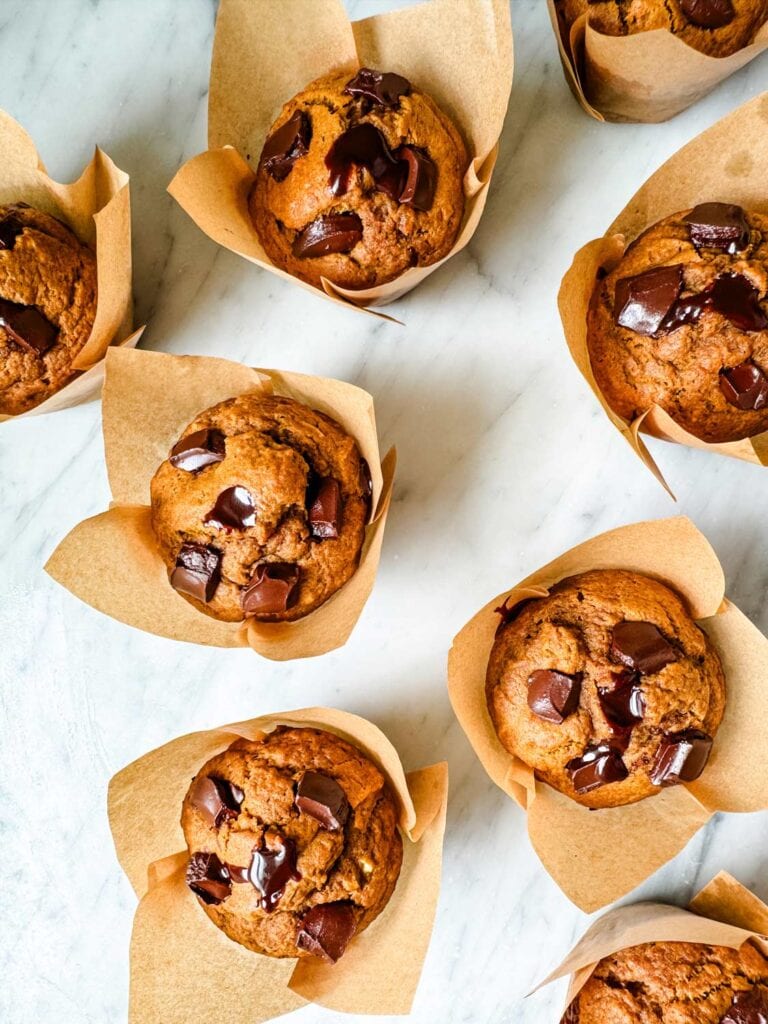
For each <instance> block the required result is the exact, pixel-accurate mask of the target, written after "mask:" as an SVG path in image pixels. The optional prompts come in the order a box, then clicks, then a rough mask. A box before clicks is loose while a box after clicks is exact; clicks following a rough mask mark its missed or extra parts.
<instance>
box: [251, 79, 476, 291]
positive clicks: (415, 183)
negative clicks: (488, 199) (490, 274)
mask: <svg viewBox="0 0 768 1024" xmlns="http://www.w3.org/2000/svg"><path fill="white" fill-rule="evenodd" d="M467 164H468V157H467V151H466V149H465V147H464V142H463V141H462V138H461V136H460V134H459V132H458V130H457V129H456V127H455V125H454V124H453V123H452V121H451V120H450V118H449V117H448V116H447V115H446V114H444V113H443V111H442V110H440V108H439V107H438V106H437V104H436V103H435V102H434V101H433V100H432V99H430V97H429V96H427V95H426V94H425V93H423V92H420V91H419V90H418V89H417V88H415V87H414V86H412V85H411V83H410V82H409V81H408V79H406V78H403V77H402V76H401V75H398V74H394V73H393V72H380V71H373V70H371V69H370V68H361V69H360V70H359V71H357V72H356V73H355V74H354V75H350V72H349V71H345V72H341V73H338V72H336V73H334V74H332V75H327V76H325V77H324V78H319V79H317V80H316V81H315V82H312V83H311V84H310V85H308V86H307V88H306V89H304V91H303V92H300V93H299V94H298V96H295V97H294V98H293V99H292V100H290V102H288V103H286V105H285V106H284V107H283V109H282V111H281V113H280V116H279V117H278V118H277V120H276V121H275V123H274V124H273V126H272V128H271V130H270V133H269V136H268V138H267V141H266V142H265V144H264V149H263V150H262V153H261V158H260V160H259V166H258V169H257V172H256V181H255V183H254V186H253V189H252V191H251V195H250V202H249V205H250V212H251V217H252V219H253V223H254V226H255V228H256V231H257V233H258V235H259V238H260V240H261V244H262V245H263V246H264V250H265V252H266V254H267V256H269V258H270V260H271V261H272V262H273V263H274V264H275V266H277V267H279V268H280V269H281V270H285V271H286V272H287V273H289V274H292V275H294V276H295V277H299V278H301V279H302V280H303V281H308V282H309V283H310V284H313V285H316V286H320V284H321V278H323V277H325V278H328V280H330V281H332V282H333V283H334V284H337V285H340V286H343V287H345V288H370V287H372V286H374V285H380V284H384V283H385V282H387V281H391V280H393V279H394V278H396V277H399V275H400V274H402V273H403V272H404V271H406V270H408V269H409V267H417V266H420V267H425V266H429V265H430V264H432V263H437V262H438V260H441V259H442V258H443V257H444V256H446V255H447V254H448V253H449V252H450V250H451V248H452V246H453V243H454V241H455V240H456V236H457V235H458V232H459V227H460V225H461V220H462V215H463V213H464V186H463V180H464V173H465V171H466V169H467Z"/></svg>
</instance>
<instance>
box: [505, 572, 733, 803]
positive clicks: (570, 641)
mask: <svg viewBox="0 0 768 1024" xmlns="http://www.w3.org/2000/svg"><path fill="white" fill-rule="evenodd" d="M499 611H500V613H501V614H502V622H501V625H500V626H499V629H498V632H497V634H496V640H495V643H494V645H493V649H492V651H491V656H490V659H489V662H488V671H487V675H486V697H487V701H488V711H489V713H490V716H491V720H492V722H493V726H494V728H495V730H496V733H497V735H498V737H499V739H500V740H501V742H502V744H503V745H504V747H505V748H506V749H507V750H508V751H509V752H510V753H511V754H514V755H515V756H516V757H519V758H520V759H521V760H522V761H524V762H525V763H526V764H527V765H529V766H530V767H531V768H533V769H534V771H535V772H536V776H537V778H539V779H541V780H543V781H544V782H547V783H549V785H550V786H553V787H554V788H555V789H558V790H559V791H560V792H561V793H565V794H566V795H567V796H569V797H570V798H571V799H572V800H575V801H577V803H580V804H583V805H584V806H585V807H593V808H597V807H617V806H620V805H623V804H631V803H634V802H635V801H637V800H642V799H643V798H644V797H647V796H652V795H654V794H655V793H658V792H659V790H660V789H661V788H662V787H664V786H671V785H675V784H677V783H680V782H693V781H694V780H695V779H697V778H698V777H699V775H700V774H701V772H702V771H703V770H704V767H705V765H706V763H707V760H708V758H709V754H710V751H711V748H712V741H713V739H714V736H715V734H716V732H717V729H718V726H719V725H720V722H721V720H722V717H723V712H724V709H725V678H724V675H723V669H722V666H721V664H720V659H719V658H718V656H717V654H716V652H715V650H714V648H713V647H712V645H711V644H710V642H709V640H708V639H707V637H706V635H705V634H704V633H703V632H702V630H701V629H699V627H698V626H697V625H696V623H695V622H694V621H693V619H692V618H691V616H690V615H689V613H688V611H687V609H686V607H685V605H684V604H683V602H682V600H681V599H680V597H679V596H678V595H677V594H676V593H675V592H674V591H673V590H671V589H670V588H669V587H667V586H665V585H664V584H662V583H659V582H657V581H656V580H654V579H651V578H650V577H648V576H642V575H640V574H639V573H634V572H626V571H624V570H620V569H595V570H593V571H591V572H585V573H581V574H580V575H578V576H571V577H568V578H566V579H564V580H561V581H560V582H559V583H558V584H556V585H555V586H554V587H552V589H551V590H550V593H549V595H548V596H547V597H544V598H541V599H534V600H531V601H525V602H523V603H521V604H518V605H517V606H516V607H513V608H511V609H509V608H506V607H505V608H502V609H499Z"/></svg>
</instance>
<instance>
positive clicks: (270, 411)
mask: <svg viewBox="0 0 768 1024" xmlns="http://www.w3.org/2000/svg"><path fill="white" fill-rule="evenodd" d="M150 493H151V502H152V527H153V529H154V532H155V536H156V537H157V541H158V544H159V547H160V552H161V554H162V557H163V560H164V561H165V564H166V566H167V568H168V573H169V579H170V583H171V586H173V587H174V588H175V589H176V591H177V592H178V593H179V594H181V596H182V597H184V598H186V599H187V600H188V601H190V602H191V603H192V604H193V605H194V606H195V607H196V608H198V609H199V610H200V611H204V612H206V613H207V614H208V615H211V616H212V617H214V618H217V619H223V620H224V621H227V622H238V621H241V620H242V619H243V618H245V617H249V616H252V617H254V618H256V619H259V620H260V621H264V622H278V621H291V620H294V619H298V618H301V617H302V616H304V615H307V614H308V613H309V612H311V611H314V609H315V608H318V607H319V606H320V605H321V604H323V602H324V601H327V600H328V598H329V597H331V595H332V594H334V593H335V592H336V591H337V590H338V589H339V588H340V587H341V586H343V585H344V583H346V582H347V580H348V579H349V578H350V577H351V576H352V574H353V573H354V571H355V569H356V568H357V565H358V562H359V559H360V551H361V548H362V545H363V540H364V537H365V525H366V523H367V520H368V515H369V511H370V497H371V485H370V475H369V473H368V467H367V464H366V463H365V460H364V459H362V457H361V455H360V450H359V449H358V447H357V443H356V442H355V440H354V438H352V437H350V436H349V435H348V434H347V433H346V432H345V431H344V430H343V429H342V427H341V426H340V425H339V424H338V423H337V422H336V421H335V420H333V419H331V418H330V416H326V415H325V414H323V413H321V412H317V411H316V410H314V409H310V408H309V407H308V406H306V405H303V404H302V403H300V402H296V401H294V400H293V399H290V398H283V397H280V396H277V395H267V396H265V395H261V394H246V395H242V396H240V397H238V398H233V399H230V400H228V401H225V402H221V403H220V404H219V405H215V406H213V407H212V408H210V409H207V410H206V411H205V412H202V413H201V414H200V415H199V416H197V417H196V418H195V419H194V420H193V421H192V422H191V423H190V424H189V426H188V427H187V428H186V430H185V431H184V432H183V434H182V436H181V438H180V439H179V441H178V442H177V443H176V444H175V445H174V447H173V449H172V451H171V453H170V455H169V457H168V459H167V460H166V461H165V462H163V463H162V464H161V465H160V467H159V469H158V470H157V472H156V473H155V475H154V477H153V478H152V483H151V486H150Z"/></svg>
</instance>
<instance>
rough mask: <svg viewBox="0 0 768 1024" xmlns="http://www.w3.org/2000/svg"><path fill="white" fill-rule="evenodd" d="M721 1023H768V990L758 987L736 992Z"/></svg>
mask: <svg viewBox="0 0 768 1024" xmlns="http://www.w3.org/2000/svg"><path fill="white" fill-rule="evenodd" d="M720 1024H768V992H767V991H766V990H765V989H764V988H757V987H755V988H751V989H749V990H748V991H746V992H736V993H735V994H734V996H733V1002H732V1003H731V1005H730V1006H729V1007H728V1009H727V1010H726V1012H725V1016H723V1017H721V1018H720Z"/></svg>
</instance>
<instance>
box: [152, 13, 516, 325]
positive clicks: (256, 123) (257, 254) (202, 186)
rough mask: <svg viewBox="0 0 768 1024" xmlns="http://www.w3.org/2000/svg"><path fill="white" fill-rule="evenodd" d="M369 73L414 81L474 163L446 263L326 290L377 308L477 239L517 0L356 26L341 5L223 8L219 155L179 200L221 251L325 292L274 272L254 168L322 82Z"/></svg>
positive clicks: (180, 181)
mask: <svg viewBox="0 0 768 1024" xmlns="http://www.w3.org/2000/svg"><path fill="white" fill-rule="evenodd" d="M361 65H369V66H371V67H384V68H392V69H396V70H398V71H400V72H402V73H403V74H405V75H407V76H409V77H410V78H412V80H413V81H414V82H415V83H417V84H418V86H419V88H421V89H423V90H424V91H425V92H427V93H429V94H430V95H431V96H432V97H433V98H434V99H435V100H436V101H437V102H438V103H439V104H440V106H441V107H443V108H444V109H445V110H446V112H447V113H448V114H450V115H451V116H452V117H453V119H454V120H455V121H456V123H457V125H458V126H459V128H460V129H461V131H462V134H463V135H464V140H465V142H466V143H467V148H468V150H469V155H470V164H469V168H468V170H467V173H466V176H465V180H464V192H465V197H466V210H465V214H464V222H463V224H462V226H461V229H460V232H459V236H458V238H457V239H456V244H455V245H454V246H453V249H452V250H451V252H450V253H449V254H448V256H446V257H445V259H443V260H441V261H440V262H439V263H434V264H432V266H429V267H414V268H413V269H411V270H408V271H406V272H405V273H404V274H402V275H401V276H400V277H398V278H397V279H396V280H395V281H391V282H389V283H388V284H384V285H380V286H378V287H376V288H367V289H359V290H349V289H344V288H341V287H338V286H336V285H334V284H332V283H331V282H330V281H327V280H324V281H323V293H324V294H325V295H327V297H328V298H330V299H333V300H335V301H337V302H341V303H343V304H347V305H352V306H356V307H367V306H376V305H381V304H383V303H386V302H391V301H393V300H394V299H396V298H399V296H401V295H404V294H405V293H406V292H407V291H410V290H411V288H414V287H415V286H416V285H417V284H418V283H419V282H420V281H422V280H423V279H424V278H425V277H427V276H428V275H429V274H431V273H432V272H433V271H434V270H436V269H437V267H439V266H440V265H441V264H442V263H444V262H445V260H447V259H450V257H451V256H452V255H454V254H455V253H457V252H459V251H460V250H461V249H463V248H464V246H465V245H466V244H467V243H468V242H469V240H470V238H471V237H472V235H473V234H474V232H475V229H476V227H477V225H478V223H479V220H480V217H481V215H482V212H483V207H484V206H485V200H486V197H487V193H488V186H489V185H490V180H491V175H492V173H493V167H494V164H495V162H496V156H497V152H498V138H499V136H500V134H501V128H502V125H503V123H504V115H505V114H506V110H507V103H508V101H509V94H510V90H511V88H512V68H513V55H512V28H511V24H510V15H509V4H508V3H507V0H475V2H474V3H471V4H467V3H465V2H463V0H429V2H427V3H422V4H419V5H418V6H416V7H411V8H408V9H406V10H402V11H395V12H392V13H389V14H382V15H376V16H375V17H372V18H367V19H365V20H364V21H357V22H352V23H350V21H349V19H348V18H347V14H346V12H345V9H344V4H343V2H342V0H313V2H312V3H307V2H306V0H282V2H281V3H280V4H273V3H270V2H269V0H222V2H221V4H220V6H219V15H218V19H217V21H216V36H215V39H214V45H213V60H212V63H211V81H210V100H209V106H208V145H209V149H208V150H207V151H206V152H205V153H201V154H200V155H199V156H196V157H193V158H192V159H191V160H189V161H188V162H187V163H186V164H185V165H184V166H183V167H182V168H181V170H180V171H179V172H178V173H177V174H176V176H175V178H174V179H173V181H172V182H171V184H170V185H169V186H168V191H169V192H170V193H171V195H172V196H173V197H174V199H175V200H176V201H177V202H178V203H179V204H180V206H182V207H183V209H184V210H185V211H186V212H187V213H188V214H189V216H190V217H191V218H192V219H193V220H194V221H195V223H196V224H197V225H198V227H199V228H200V229H201V230H202V231H204V232H205V233H206V234H207V235H208V236H209V238H212V239H213V240H214V241H215V242H218V243H219V245H223V246H224V247H225V248H227V249H229V250H230V251H232V252H235V253H238V254H239V255H240V256H244V257H245V258H246V259H247V260H250V261H251V262H252V263H255V264H257V265H258V266H260V267H264V268H265V269H266V270H270V271H271V272H272V273H274V274H278V275H279V276H280V277H283V278H287V279H289V280H292V281H294V282H295V283H296V284H298V285H301V286H302V287H303V288H307V289H309V290H310V291H312V292H315V293H317V291H318V289H316V288H315V287H314V286H313V285H310V284H307V283H306V282H303V281H300V280H299V279H298V278H294V277H292V276H291V275H290V274H286V273H285V272H284V271H282V270H279V269H278V268H277V267H275V266H273V264H272V263H271V262H270V260H269V258H268V257H267V255H266V253H265V252H264V249H263V248H262V246H261V243H260V242H259V238H258V235H257V234H256V231H255V229H254V227H253V225H252V223H251V218H250V216H249V213H248V195H249V193H250V190H251V186H252V184H253V182H254V180H255V174H254V171H253V170H252V168H255V167H256V166H257V165H258V160H259V156H260V154H261V150H262V147H263V145H264V140H265V138H266V136H267V132H268V131H269V128H270V126H271V125H272V123H273V121H274V120H275V118H276V117H277V115H278V113H279V112H280V109H281V107H282V106H283V104H284V103H286V102H287V101H288V100H289V99H290V98H291V97H292V96H294V95H295V94H296V93H297V92H299V91H300V90H301V89H303V88H304V86H305V85H307V84H308V83H309V82H311V81H312V80H313V79H315V78H318V77H320V76H321V75H324V74H328V73H330V72H331V71H333V70H334V69H336V68H344V67H348V68H349V69H350V71H352V70H353V69H355V68H357V67H359V66H361ZM378 315H382V314H378Z"/></svg>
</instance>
